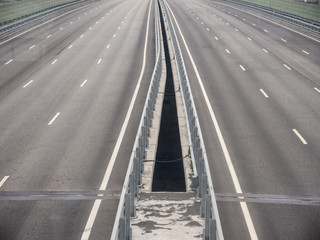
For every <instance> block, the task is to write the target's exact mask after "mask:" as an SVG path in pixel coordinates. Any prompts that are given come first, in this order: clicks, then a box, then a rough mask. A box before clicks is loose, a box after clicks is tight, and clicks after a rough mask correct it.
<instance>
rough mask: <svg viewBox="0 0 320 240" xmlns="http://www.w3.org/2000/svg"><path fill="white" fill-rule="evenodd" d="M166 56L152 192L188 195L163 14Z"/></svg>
mask: <svg viewBox="0 0 320 240" xmlns="http://www.w3.org/2000/svg"><path fill="white" fill-rule="evenodd" d="M160 21H161V29H162V39H163V46H164V54H165V59H166V72H167V74H166V85H165V92H164V98H163V106H162V114H161V122H160V132H159V137H158V147H157V153H156V163H155V167H154V173H153V181H152V191H153V192H185V191H186V184H185V175H184V166H183V156H182V150H181V141H180V132H179V122H178V116H177V106H176V95H175V88H174V82H173V74H172V67H171V61H170V54H169V48H168V43H167V37H166V30H165V26H164V22H163V16H162V14H160Z"/></svg>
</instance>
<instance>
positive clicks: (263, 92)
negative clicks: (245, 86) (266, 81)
mask: <svg viewBox="0 0 320 240" xmlns="http://www.w3.org/2000/svg"><path fill="white" fill-rule="evenodd" d="M260 92H261V93H262V94H263V95H264V96H265V98H269V96H268V95H267V94H266V93H265V91H264V90H263V89H262V88H260Z"/></svg>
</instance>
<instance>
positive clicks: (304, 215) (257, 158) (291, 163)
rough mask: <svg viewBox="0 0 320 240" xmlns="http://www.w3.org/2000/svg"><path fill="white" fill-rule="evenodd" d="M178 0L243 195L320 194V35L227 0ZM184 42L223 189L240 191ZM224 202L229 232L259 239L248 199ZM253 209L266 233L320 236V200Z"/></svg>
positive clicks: (258, 226)
mask: <svg viewBox="0 0 320 240" xmlns="http://www.w3.org/2000/svg"><path fill="white" fill-rule="evenodd" d="M168 3H169V5H170V6H171V7H172V10H173V12H174V14H175V16H176V18H177V21H178V24H179V25H180V27H181V31H182V33H183V35H184V37H185V39H186V42H187V44H188V46H189V48H190V51H191V55H192V56H193V58H194V61H195V64H196V66H197V68H198V70H199V73H200V75H201V78H202V81H203V84H204V87H205V89H206V91H207V94H208V97H209V101H210V103H211V105H212V107H213V109H214V111H215V114H216V117H217V120H218V123H219V125H220V128H221V131H222V135H223V137H224V139H225V142H226V145H227V148H228V150H229V153H230V156H231V160H232V163H233V165H234V168H235V171H236V174H237V176H238V179H239V182H240V185H241V187H242V191H243V193H252V194H272V195H289V196H314V197H319V196H320V188H319V186H320V178H319V173H320V161H319V160H320V147H319V146H320V134H319V129H320V121H319V119H320V93H319V92H318V91H317V90H316V89H315V88H317V89H319V86H320V43H319V42H317V41H314V40H311V39H309V38H306V37H304V36H301V35H299V34H297V33H295V32H292V31H289V30H287V29H285V28H282V27H280V26H277V25H275V24H273V23H270V22H268V21H265V20H263V19H261V18H257V17H256V16H253V15H250V14H247V13H246V12H243V11H239V10H237V9H235V8H232V7H229V6H227V5H223V4H219V3H218V2H212V1H205V0H200V1H194V0H188V1H180V0H177V1H173V0H169V1H168ZM265 30H266V31H265ZM176 31H177V30H176ZM178 35H179V34H178ZM216 37H217V39H218V40H217V39H216ZM179 38H180V36H179ZM248 38H250V39H248ZM281 39H283V40H281ZM180 46H181V48H182V51H183V55H184V59H185V62H186V65H187V71H188V74H189V79H190V83H191V88H192V91H193V95H194V99H195V102H196V107H197V111H198V114H199V120H200V124H201V127H202V132H203V134H204V140H205V145H206V150H207V154H208V159H209V165H210V168H211V175H212V180H213V185H214V188H215V191H216V192H217V193H219V194H222V195H223V194H228V193H235V187H234V185H233V182H232V180H231V175H230V172H229V170H228V167H227V164H226V161H225V158H224V155H223V152H222V149H221V146H220V143H219V141H218V138H217V134H216V131H215V128H214V126H213V124H212V121H211V117H210V114H209V112H208V109H207V107H206V103H205V100H204V98H203V96H202V92H201V90H200V86H199V84H198V81H197V78H196V75H195V73H194V70H193V67H192V64H191V62H190V59H189V57H188V55H187V52H186V49H185V47H184V44H183V43H182V40H181V38H180ZM226 49H227V50H228V51H229V53H228V51H227V50H226ZM263 49H265V50H266V51H267V52H265V51H264V50H263ZM302 50H304V51H305V52H307V53H305V52H303V51H302ZM283 64H286V66H288V67H289V68H290V69H291V70H289V69H288V68H286V67H285V66H284V65H283ZM240 65H241V66H243V67H244V69H245V71H243V70H242V69H241V67H240ZM260 89H262V90H263V91H264V92H265V93H266V94H267V95H268V98H266V97H265V96H264V94H263V93H262V92H261V91H260ZM293 129H297V130H298V132H299V133H300V134H301V136H302V137H303V138H304V139H305V140H306V141H307V144H306V145H305V144H303V143H302V141H301V140H300V139H299V138H298V137H297V135H296V134H295V133H294V132H293ZM218 208H219V213H220V217H221V221H222V228H223V233H224V236H225V239H250V236H249V232H248V230H247V227H246V224H245V221H244V217H243V214H242V211H241V208H240V204H239V202H236V203H235V202H227V201H225V202H224V201H221V202H218ZM248 208H249V211H250V213H251V217H252V221H253V224H254V226H255V229H256V232H257V236H258V238H259V239H320V207H319V206H297V205H290V204H266V203H248Z"/></svg>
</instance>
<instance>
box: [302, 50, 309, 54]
mask: <svg viewBox="0 0 320 240" xmlns="http://www.w3.org/2000/svg"><path fill="white" fill-rule="evenodd" d="M302 52H303V53H305V54H307V55H309V54H310V53H309V52H307V51H305V50H302Z"/></svg>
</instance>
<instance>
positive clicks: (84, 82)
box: [80, 79, 88, 87]
mask: <svg viewBox="0 0 320 240" xmlns="http://www.w3.org/2000/svg"><path fill="white" fill-rule="evenodd" d="M87 81H88V79H86V80H84V81H83V83H82V84H81V85H80V87H83V86H84V85H85V84H86V82H87Z"/></svg>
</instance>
